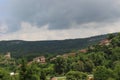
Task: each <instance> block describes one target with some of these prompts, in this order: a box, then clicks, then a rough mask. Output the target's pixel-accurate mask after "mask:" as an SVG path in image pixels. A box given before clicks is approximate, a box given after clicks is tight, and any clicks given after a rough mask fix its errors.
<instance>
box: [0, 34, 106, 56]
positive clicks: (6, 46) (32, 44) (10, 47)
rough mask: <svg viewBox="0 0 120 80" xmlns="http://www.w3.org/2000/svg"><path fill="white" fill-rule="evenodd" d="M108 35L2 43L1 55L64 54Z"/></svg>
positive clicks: (0, 45) (0, 47)
mask: <svg viewBox="0 0 120 80" xmlns="http://www.w3.org/2000/svg"><path fill="white" fill-rule="evenodd" d="M107 35H108V34H105V35H99V36H94V37H89V38H78V39H67V40H51V41H23V40H9V41H0V53H1V54H4V53H6V52H10V53H11V54H12V56H13V57H21V56H38V55H46V54H64V53H69V52H72V51H76V50H80V49H83V48H86V47H88V46H89V45H92V44H96V43H98V42H100V41H101V40H104V39H105V38H107Z"/></svg>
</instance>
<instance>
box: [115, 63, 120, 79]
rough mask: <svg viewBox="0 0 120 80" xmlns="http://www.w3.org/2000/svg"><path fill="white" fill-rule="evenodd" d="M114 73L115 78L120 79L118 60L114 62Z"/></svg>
mask: <svg viewBox="0 0 120 80" xmlns="http://www.w3.org/2000/svg"><path fill="white" fill-rule="evenodd" d="M114 73H115V78H116V80H120V61H119V62H117V63H116V64H115V67H114Z"/></svg>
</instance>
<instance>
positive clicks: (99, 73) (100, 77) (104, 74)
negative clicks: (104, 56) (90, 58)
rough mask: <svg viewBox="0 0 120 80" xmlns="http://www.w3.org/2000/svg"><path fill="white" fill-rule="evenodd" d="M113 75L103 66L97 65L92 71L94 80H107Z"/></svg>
mask: <svg viewBox="0 0 120 80" xmlns="http://www.w3.org/2000/svg"><path fill="white" fill-rule="evenodd" d="M112 76H113V72H112V70H110V69H107V68H106V67H104V66H98V67H97V68H96V69H95V71H94V79H95V80H108V79H109V78H111V77H112Z"/></svg>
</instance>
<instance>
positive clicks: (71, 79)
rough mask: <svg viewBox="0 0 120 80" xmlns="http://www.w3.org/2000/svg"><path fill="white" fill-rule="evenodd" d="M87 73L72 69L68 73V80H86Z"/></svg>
mask: <svg viewBox="0 0 120 80" xmlns="http://www.w3.org/2000/svg"><path fill="white" fill-rule="evenodd" d="M86 78H87V74H85V73H83V72H79V71H70V72H68V73H67V74H66V80H85V79H86Z"/></svg>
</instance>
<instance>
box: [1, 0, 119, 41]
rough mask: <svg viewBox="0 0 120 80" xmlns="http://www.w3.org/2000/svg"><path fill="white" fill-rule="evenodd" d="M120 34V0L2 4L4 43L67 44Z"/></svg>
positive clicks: (30, 0)
mask: <svg viewBox="0 0 120 80" xmlns="http://www.w3.org/2000/svg"><path fill="white" fill-rule="evenodd" d="M114 32H120V1H119V0H0V41H1V40H28V41H38V40H63V39H74V38H85V37H90V36H95V35H101V34H107V33H114Z"/></svg>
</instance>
